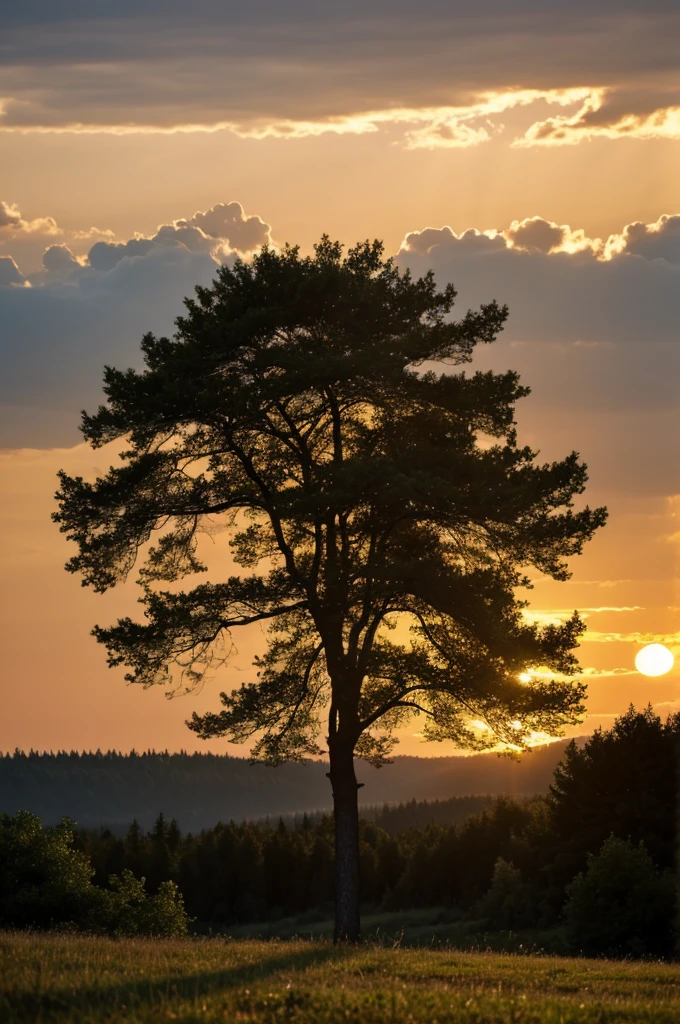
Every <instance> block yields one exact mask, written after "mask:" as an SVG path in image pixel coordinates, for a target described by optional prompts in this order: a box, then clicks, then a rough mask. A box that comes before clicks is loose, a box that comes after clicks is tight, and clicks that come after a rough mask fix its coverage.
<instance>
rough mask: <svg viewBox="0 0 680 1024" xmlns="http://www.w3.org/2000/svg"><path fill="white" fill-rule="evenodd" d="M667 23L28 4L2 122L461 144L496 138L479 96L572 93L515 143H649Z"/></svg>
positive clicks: (673, 42) (8, 31)
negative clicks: (572, 101)
mask: <svg viewBox="0 0 680 1024" xmlns="http://www.w3.org/2000/svg"><path fill="white" fill-rule="evenodd" d="M679 26H680V15H679V14H678V11H677V5H675V4H672V3H670V2H666V0H650V2H649V3H646V4H645V5H644V7H642V6H641V5H640V4H639V3H638V4H636V3H634V2H633V0H602V2H601V3H599V4H597V5H593V4H592V3H586V2H585V0H578V2H577V0H574V2H572V3H570V4H569V5H568V6H565V4H564V3H563V0H542V2H539V0H517V2H515V3H513V5H512V10H511V11H510V10H509V9H508V7H507V4H505V3H503V2H502V0H476V2H474V3H473V0H449V2H446V3H444V2H443V0H423V2H421V3H419V4H418V5H417V7H415V6H414V5H413V4H412V3H409V2H408V0H369V2H368V3H366V2H365V0H363V2H361V0H345V2H344V3H343V4H338V3H328V4H312V3H310V2H309V0H291V2H288V3H286V4H281V3H278V2H277V0H263V2H261V3H258V4H256V5H248V6H247V8H246V6H244V5H243V4H242V3H237V2H236V0H221V2H218V0H196V2H195V3H194V4H192V7H191V12H190V13H189V12H188V10H187V8H186V7H183V6H182V5H180V4H177V3H174V2H173V3H167V2H164V0H149V2H148V3H144V4H143V5H141V7H140V6H139V5H133V4H132V3H131V2H118V3H115V4H114V2H113V0H101V2H98V3H97V4H91V5H89V6H88V8H87V14H86V15H84V14H83V10H82V6H81V4H79V3H77V2H76V0H67V2H63V3H59V4H56V5H55V4H54V3H52V4H48V3H47V2H46V0H32V2H31V3H27V4H15V5H14V7H13V9H12V11H11V12H7V13H6V14H5V17H4V19H3V38H2V40H1V41H0V58H2V59H1V60H0V96H2V97H3V99H2V101H1V104H2V112H1V114H0V124H2V126H3V127H4V129H5V130H10V131H22V132H28V131H65V130H66V131H111V132H117V133H124V132H129V131H177V130H182V131H201V130H208V131H211V130H227V129H228V130H232V131H235V132H236V133H238V134H244V135H248V136H249V137H256V138H257V137H270V136H272V135H278V136H280V137H289V138H290V137H302V136H305V135H314V134H319V133H321V132H325V131H333V132H343V133H345V132H365V131H375V130H380V129H381V128H386V129H387V128H389V126H390V125H391V124H392V125H402V127H403V128H404V132H405V135H404V141H405V142H406V144H407V145H409V146H412V147H422V146H426V147H428V148H432V147H441V146H452V147H461V146H469V145H478V144H480V143H483V142H485V141H487V140H488V139H489V138H490V137H492V135H493V134H494V133H495V132H498V131H501V130H502V123H501V121H500V120H499V117H498V115H499V111H497V110H496V111H490V112H489V113H488V114H484V113H483V111H481V107H483V106H484V105H485V104H488V98H489V97H490V96H506V95H508V94H510V93H511V92H514V93H517V92H522V93H526V94H528V93H531V92H533V93H534V94H535V99H534V100H533V101H532V103H533V102H536V103H540V104H543V105H545V104H546V103H548V104H549V103H550V102H551V101H550V100H549V99H547V97H548V95H549V94H550V93H551V92H556V91H561V92H564V91H565V90H578V91H579V92H580V93H581V98H580V100H579V103H578V109H577V111H576V112H570V113H569V114H568V115H558V116H557V117H546V116H545V114H546V113H548V112H547V111H545V110H541V111H540V112H538V111H534V116H533V117H532V119H531V122H532V123H531V124H530V126H529V127H528V133H527V134H526V135H522V136H520V138H522V139H523V144H525V145H537V144H540V145H544V144H547V143H549V144H554V143H555V142H562V141H565V140H566V141H579V140H580V138H590V137H594V136H595V135H598V134H599V135H606V136H607V137H621V136H623V135H630V134H631V133H632V134H636V133H637V134H638V135H640V134H641V135H643V136H644V137H658V136H662V137H663V136H667V135H669V134H671V135H672V134H673V133H674V132H675V127H674V122H673V117H674V115H672V114H670V113H668V114H667V115H662V114H660V112H661V111H663V110H667V111H670V110H672V109H673V108H672V106H671V101H670V100H668V99H667V98H664V97H668V96H672V95H673V93H674V91H677V85H678V74H679V70H678V50H677V37H678V31H679ZM643 94H644V96H645V103H644V109H643V108H642V106H641V101H640V99H639V97H640V96H641V95H643ZM585 96H587V97H589V98H588V99H586V98H584V97H585ZM655 96H656V100H655V101H654V102H655V103H656V105H654V104H653V103H652V100H653V98H654V97H655ZM616 97H620V98H621V103H620V104H619V101H618V100H617V99H616ZM636 97H637V98H636ZM619 107H620V109H619ZM605 108H608V110H609V112H608V113H605ZM507 109H509V108H507ZM423 111H428V112H429V114H428V117H427V118H425V119H424V120H422V119H421V120H420V121H419V112H423ZM371 112H373V113H371ZM404 112H406V113H408V112H410V115H409V117H407V118H404V116H403V114H404ZM485 117H489V118H490V119H491V120H490V123H486V122H485V121H484V118H485ZM409 118H410V120H411V121H412V122H414V123H413V124H412V125H410V126H408V125H406V124H405V122H406V121H407V120H409ZM538 118H540V119H538ZM631 118H633V119H637V121H636V123H635V124H631V123H629V122H630V119H631ZM475 119H477V120H475ZM480 119H481V120H480ZM626 119H628V120H626ZM567 136H568V139H567Z"/></svg>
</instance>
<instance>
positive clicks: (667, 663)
mask: <svg viewBox="0 0 680 1024" xmlns="http://www.w3.org/2000/svg"><path fill="white" fill-rule="evenodd" d="M674 661H675V659H674V657H673V655H672V654H671V652H670V651H669V650H668V648H667V647H664V645H663V644H647V646H646V647H643V648H642V649H641V650H639V651H638V652H637V654H636V655H635V667H636V669H637V670H638V672H641V673H642V675H643V676H663V675H665V674H666V672H670V670H671V669H672V668H673V663H674Z"/></svg>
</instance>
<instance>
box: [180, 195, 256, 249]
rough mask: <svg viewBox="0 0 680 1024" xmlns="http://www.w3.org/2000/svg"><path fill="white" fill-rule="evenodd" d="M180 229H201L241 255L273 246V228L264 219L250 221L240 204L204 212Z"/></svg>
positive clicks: (220, 205)
mask: <svg viewBox="0 0 680 1024" xmlns="http://www.w3.org/2000/svg"><path fill="white" fill-rule="evenodd" d="M175 226H176V227H181V228H184V227H194V228H199V229H200V230H201V231H202V232H203V233H204V234H205V235H207V236H208V237H209V238H216V239H224V240H225V241H226V242H227V243H228V244H229V246H231V248H232V249H236V250H238V252H254V251H255V249H258V248H259V247H260V246H262V245H266V244H268V243H270V242H271V228H270V226H269V224H265V222H264V221H263V220H262V218H261V217H258V216H255V215H254V216H250V217H247V216H246V215H245V213H244V212H243V207H242V206H241V204H240V203H217V204H216V205H215V206H212V207H211V208H210V209H209V210H206V211H205V213H201V212H200V210H199V211H198V212H197V213H195V214H194V216H193V217H192V218H191V219H190V220H187V221H181V220H180V221H175Z"/></svg>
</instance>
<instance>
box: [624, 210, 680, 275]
mask: <svg viewBox="0 0 680 1024" xmlns="http://www.w3.org/2000/svg"><path fill="white" fill-rule="evenodd" d="M606 252H607V254H608V255H610V256H614V255H622V254H629V255H632V256H642V257H644V258H645V259H646V260H655V259H663V260H666V262H667V263H675V264H680V215H677V214H676V215H674V216H670V217H669V216H667V215H666V214H664V215H663V216H662V217H659V219H658V220H657V221H656V222H655V223H653V224H642V223H641V222H640V221H635V222H634V223H632V224H627V225H626V226H625V228H624V229H623V231H622V233H621V234H620V235H610V237H609V239H608V240H607V245H606Z"/></svg>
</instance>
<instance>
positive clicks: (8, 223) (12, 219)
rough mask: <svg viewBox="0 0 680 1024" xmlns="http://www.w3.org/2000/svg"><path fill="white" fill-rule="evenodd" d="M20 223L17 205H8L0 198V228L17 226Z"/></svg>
mask: <svg viewBox="0 0 680 1024" xmlns="http://www.w3.org/2000/svg"><path fill="white" fill-rule="evenodd" d="M20 224H21V213H20V212H19V207H18V206H14V205H10V204H9V203H5V202H3V201H2V200H0V229H1V228H14V229H16V228H18V227H19V225H20Z"/></svg>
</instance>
